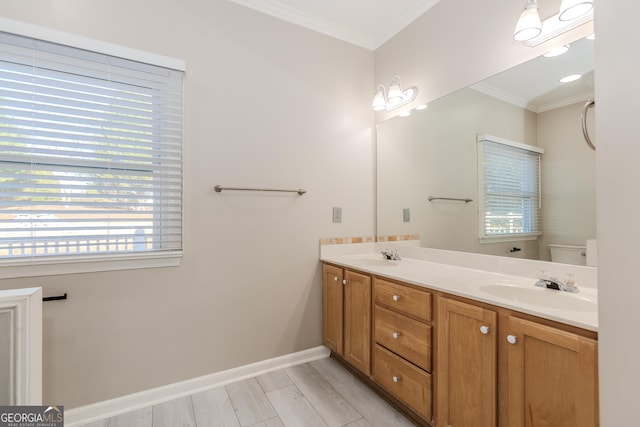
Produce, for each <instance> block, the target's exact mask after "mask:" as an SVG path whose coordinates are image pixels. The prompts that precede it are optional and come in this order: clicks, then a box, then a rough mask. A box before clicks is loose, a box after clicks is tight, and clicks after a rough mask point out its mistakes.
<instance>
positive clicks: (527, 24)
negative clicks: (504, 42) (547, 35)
mask: <svg viewBox="0 0 640 427" xmlns="http://www.w3.org/2000/svg"><path fill="white" fill-rule="evenodd" d="M541 32H542V22H541V21H540V15H538V6H536V4H535V3H534V2H532V1H530V2H529V3H527V5H526V6H525V7H524V10H523V11H522V13H521V14H520V19H518V23H517V24H516V29H515V30H514V31H513V39H514V40H515V41H518V42H523V41H526V40H531V39H532V38H534V37H537V36H538V35H540V33H541Z"/></svg>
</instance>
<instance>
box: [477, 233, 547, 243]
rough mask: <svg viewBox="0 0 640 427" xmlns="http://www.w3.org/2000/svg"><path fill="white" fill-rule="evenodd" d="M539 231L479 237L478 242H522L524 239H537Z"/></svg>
mask: <svg viewBox="0 0 640 427" xmlns="http://www.w3.org/2000/svg"><path fill="white" fill-rule="evenodd" d="M539 235H540V234H539V233H532V234H518V235H514V236H505V235H502V236H491V237H487V236H484V237H481V238H480V243H481V244H482V243H501V242H522V241H525V240H536V239H538V236H539Z"/></svg>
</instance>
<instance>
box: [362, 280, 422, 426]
mask: <svg viewBox="0 0 640 427" xmlns="http://www.w3.org/2000/svg"><path fill="white" fill-rule="evenodd" d="M373 301H374V304H373V318H374V321H373V337H374V338H373V340H374V349H373V361H372V369H371V376H372V378H373V380H374V381H375V382H376V383H378V384H379V385H381V386H382V387H383V388H384V389H385V390H386V391H388V392H389V393H390V394H391V395H393V396H394V397H396V398H397V399H398V400H400V401H401V402H403V403H405V404H406V405H407V406H408V407H409V408H410V409H411V410H412V411H414V412H416V413H417V414H418V415H419V416H420V417H421V418H423V419H424V420H426V421H428V422H431V419H432V387H431V366H432V361H431V329H432V326H431V293H430V292H428V291H427V290H425V289H418V288H415V287H412V286H409V285H405V284H402V283H397V282H394V281H390V280H386V279H382V278H379V277H374V279H373Z"/></svg>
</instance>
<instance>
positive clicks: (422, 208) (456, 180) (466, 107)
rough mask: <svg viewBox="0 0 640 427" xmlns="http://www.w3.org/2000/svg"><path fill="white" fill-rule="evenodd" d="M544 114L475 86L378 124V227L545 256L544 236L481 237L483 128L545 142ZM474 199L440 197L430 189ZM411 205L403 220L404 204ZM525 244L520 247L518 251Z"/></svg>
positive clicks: (450, 243) (464, 247)
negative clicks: (541, 134) (479, 138)
mask: <svg viewBox="0 0 640 427" xmlns="http://www.w3.org/2000/svg"><path fill="white" fill-rule="evenodd" d="M536 131H537V126H536V115H535V113H532V112H530V111H528V110H524V109H522V108H520V107H516V106H514V105H512V104H509V103H507V102H504V101H500V100H498V99H496V98H493V97H491V96H488V95H485V94H483V93H480V92H478V91H476V90H473V89H469V88H467V89H463V90H460V91H457V92H455V93H453V94H450V95H447V96H445V97H443V98H441V99H438V100H436V101H435V102H433V103H431V104H429V108H428V109H426V110H423V111H415V112H413V113H412V115H411V116H410V117H394V118H392V119H389V120H386V121H384V122H382V123H378V125H377V147H378V165H377V194H378V203H377V206H378V210H377V217H376V218H377V222H378V234H380V235H392V234H418V235H420V244H421V245H422V246H425V247H429V248H437V249H449V250H457V251H465V252H475V253H482V254H487V255H501V256H511V257H517V258H530V259H537V257H538V242H537V241H536V240H529V241H518V242H499V243H480V240H479V238H478V236H479V218H478V215H479V214H478V197H477V194H478V167H477V164H478V160H477V142H476V135H477V134H489V135H494V136H497V137H500V138H506V139H510V140H512V141H518V142H523V143H526V144H530V145H536V144H537V142H536V141H537V137H536ZM430 195H432V196H440V197H453V198H470V199H473V202H470V203H462V202H451V201H434V202H428V201H427V198H428V196H430ZM404 208H409V209H410V210H411V221H410V222H403V217H402V209H404ZM514 246H517V247H518V248H520V249H521V250H520V251H519V252H513V253H512V252H510V249H511V248H513V247H514Z"/></svg>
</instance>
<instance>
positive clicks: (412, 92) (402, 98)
mask: <svg viewBox="0 0 640 427" xmlns="http://www.w3.org/2000/svg"><path fill="white" fill-rule="evenodd" d="M417 95H418V88H417V87H415V86H411V87H410V88H407V89H405V90H402V87H401V85H400V77H398V76H395V77H394V78H393V80H391V84H390V85H389V92H388V93H387V92H386V89H385V87H384V85H378V88H377V89H376V93H375V95H374V96H373V103H372V104H371V108H373V111H385V110H386V111H393V110H395V109H396V108H400V107H402V106H403V105H406V104H408V103H409V102H411V101H413V100H414V99H416V96H417Z"/></svg>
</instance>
